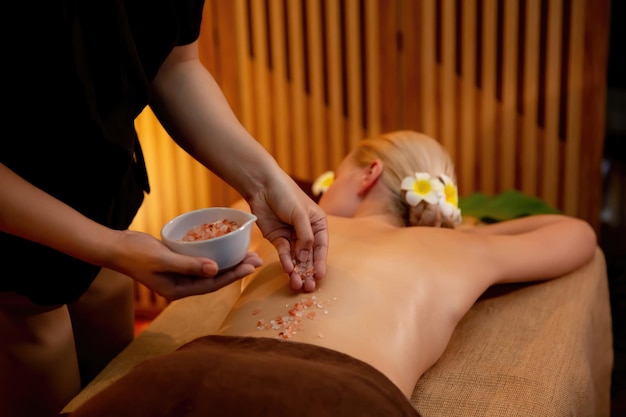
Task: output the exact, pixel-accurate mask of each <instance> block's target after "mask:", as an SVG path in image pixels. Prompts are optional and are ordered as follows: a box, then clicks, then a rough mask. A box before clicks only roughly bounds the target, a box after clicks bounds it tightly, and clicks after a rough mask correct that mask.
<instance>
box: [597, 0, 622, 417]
mask: <svg viewBox="0 0 626 417" xmlns="http://www.w3.org/2000/svg"><path fill="white" fill-rule="evenodd" d="M625 10H626V1H624V0H612V1H611V23H610V25H611V26H610V28H609V30H610V44H609V62H608V64H609V65H608V72H607V101H606V105H607V107H606V112H607V117H606V137H605V148H604V161H603V167H602V168H603V173H604V183H603V196H604V198H603V206H602V207H603V209H602V212H601V230H600V236H599V244H600V247H601V248H602V249H603V251H604V254H605V256H606V261H607V271H608V276H609V291H610V294H611V310H612V316H613V346H614V352H615V362H614V368H613V380H612V387H611V398H612V414H611V416H612V417H620V416H626V65H625V64H624V62H625V57H626V50H625V49H624V48H625V46H626V45H625V42H624V40H625V39H626V32H625V31H624V26H625V25H626V14H625Z"/></svg>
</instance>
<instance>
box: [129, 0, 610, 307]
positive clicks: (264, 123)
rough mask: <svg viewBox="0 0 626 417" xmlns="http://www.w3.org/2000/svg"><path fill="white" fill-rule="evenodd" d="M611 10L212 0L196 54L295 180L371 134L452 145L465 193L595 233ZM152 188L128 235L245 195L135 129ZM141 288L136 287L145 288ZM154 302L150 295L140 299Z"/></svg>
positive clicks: (515, 2) (598, 1) (516, 4)
mask: <svg viewBox="0 0 626 417" xmlns="http://www.w3.org/2000/svg"><path fill="white" fill-rule="evenodd" d="M608 8H609V1H608V0H594V1H591V0H545V1H542V0H206V3H205V10H204V20H203V26H202V32H201V36H200V53H201V59H202V60H203V62H204V63H205V65H206V66H207V68H209V70H210V71H211V72H212V73H213V75H214V77H215V78H216V81H217V82H218V83H219V84H220V86H222V89H223V91H224V94H225V96H226V97H227V99H228V100H229V102H230V104H231V106H232V107H233V110H234V111H235V113H236V114H237V115H238V117H239V118H240V120H241V121H242V123H243V124H244V126H245V127H246V128H247V129H248V130H249V131H250V132H251V133H252V134H253V136H254V137H255V138H256V139H257V140H258V141H259V142H260V143H261V144H262V145H263V146H264V147H265V148H266V149H267V150H268V151H270V152H271V153H272V154H273V155H274V156H275V157H276V159H277V161H278V162H279V164H280V165H281V166H282V167H283V168H284V169H285V170H286V171H287V172H288V173H289V174H290V175H292V176H294V177H296V178H298V179H302V180H313V179H314V178H316V177H317V176H318V175H319V174H321V173H322V172H324V171H326V170H328V169H334V168H335V167H336V166H337V164H338V163H339V161H340V160H341V159H342V158H343V157H344V156H345V155H346V154H347V153H348V152H349V150H350V149H351V147H352V146H353V145H354V144H355V143H357V142H358V141H359V140H360V139H362V138H363V137H366V136H373V135H376V134H379V133H381V132H383V131H390V130H396V129H404V128H410V129H415V130H419V131H422V132H425V133H427V134H429V135H431V136H433V137H435V138H437V139H438V140H439V141H441V143H442V144H443V145H444V146H446V148H447V149H448V150H449V151H450V153H451V154H452V156H453V158H454V161H455V163H456V166H457V173H458V177H459V188H460V193H461V194H462V195H469V194H470V193H473V192H477V191H478V192H483V193H486V194H495V193H499V192H502V191H505V190H510V189H517V190H520V191H522V192H524V193H526V194H529V195H532V196H537V197H540V198H542V199H544V200H545V201H547V202H548V203H550V204H552V205H554V206H556V207H557V208H559V209H561V210H563V211H564V212H565V213H567V214H570V215H573V216H578V217H581V218H584V219H586V220H588V221H589V222H590V223H591V224H592V225H593V226H594V227H595V228H596V230H598V226H599V211H600V205H601V171H600V162H601V155H602V147H603V136H604V119H603V116H604V100H605V90H604V88H605V79H604V77H605V75H604V74H605V70H606V60H607V42H608V33H607V29H606V28H607V26H608V25H607V23H608V14H609V13H608ZM137 129H138V132H139V135H140V140H141V143H142V146H143V147H144V152H145V154H146V160H147V163H148V171H149V176H150V182H151V185H152V192H151V193H150V195H148V196H147V198H146V202H145V204H144V206H143V207H142V208H141V210H140V212H139V214H138V216H137V218H136V220H135V222H134V223H133V225H132V226H131V227H133V228H136V229H139V230H143V231H146V232H148V233H152V234H154V235H155V236H158V234H159V230H160V228H161V226H162V225H163V224H164V223H165V222H166V221H167V220H169V219H170V218H172V217H174V216H175V215H177V214H180V213H182V212H184V211H188V210H192V209H195V208H200V207H205V206H220V205H229V204H231V203H232V202H233V201H234V200H235V199H237V198H238V195H237V194H236V193H235V192H234V191H233V190H232V189H231V188H230V187H229V186H228V185H227V184H224V183H223V182H222V181H221V180H220V179H219V178H217V177H216V176H215V175H214V174H212V173H210V172H209V171H208V170H206V169H205V168H204V167H202V166H200V165H199V164H197V163H196V162H195V161H193V160H192V159H191V158H190V157H189V156H188V155H186V154H185V153H184V152H183V151H181V150H180V149H178V148H177V147H176V146H175V145H174V144H173V143H172V142H171V141H170V140H169V138H168V137H167V134H166V133H165V132H164V131H163V130H162V128H160V126H159V125H158V123H157V122H156V120H155V119H154V116H153V115H152V113H151V112H150V110H149V109H147V110H146V111H145V112H144V113H143V114H142V115H141V116H140V118H139V119H138V120H137ZM144 292H145V291H144ZM143 297H144V298H146V299H149V300H148V301H147V304H148V305H149V304H150V303H153V302H154V295H152V294H149V293H145V294H144V295H143Z"/></svg>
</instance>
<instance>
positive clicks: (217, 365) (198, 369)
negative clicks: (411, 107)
mask: <svg viewBox="0 0 626 417" xmlns="http://www.w3.org/2000/svg"><path fill="white" fill-rule="evenodd" d="M320 205H321V206H322V208H323V209H324V210H325V211H326V213H327V214H328V215H329V217H328V221H329V232H330V238H331V240H330V250H329V254H328V255H329V256H328V269H327V273H326V277H325V278H324V280H322V281H320V282H319V285H318V288H317V289H316V290H315V292H313V293H311V294H306V295H303V294H301V293H294V292H291V291H290V290H289V289H288V288H287V286H286V285H285V279H286V277H285V275H284V273H283V272H282V269H281V267H280V264H279V263H278V260H277V257H276V254H275V253H274V252H275V251H272V250H271V247H265V246H264V245H265V243H264V242H263V240H262V239H259V242H260V244H259V245H260V246H258V247H257V248H255V250H256V251H257V253H258V254H259V255H260V256H261V257H263V259H264V265H263V266H262V267H260V268H259V269H258V270H257V271H256V273H255V274H254V275H253V276H251V277H250V278H249V279H246V287H245V289H244V291H243V292H242V294H241V297H240V298H239V300H238V301H237V302H236V304H235V305H234V307H233V309H232V310H231V311H230V313H229V315H228V316H227V317H226V319H225V321H224V322H223V325H222V326H221V328H220V330H219V331H218V332H217V335H212V336H206V337H202V338H199V339H196V340H194V341H192V342H190V343H189V344H187V345H185V346H183V347H181V348H180V349H178V350H177V351H175V352H172V353H169V354H165V355H163V356H160V357H156V358H153V359H149V360H147V361H145V362H143V363H142V364H140V365H138V366H137V367H136V368H134V369H133V370H132V371H131V372H130V373H129V374H127V375H126V376H125V377H123V378H121V379H120V380H118V381H117V382H116V383H113V384H112V385H111V386H109V387H108V388H106V389H104V390H103V391H101V392H100V393H99V394H97V395H96V396H94V397H93V398H91V399H90V400H89V401H87V402H86V403H85V404H84V405H83V406H82V407H81V408H79V409H78V410H77V411H76V412H75V413H74V414H72V415H73V416H74V415H75V416H76V417H79V416H83V415H84V416H99V415H115V416H125V415H129V416H131V415H132V416H141V415H149V416H196V415H197V416H200V415H202V416H213V415H215V416H217V415H241V416H244V415H245V416H262V415H270V416H277V415H287V416H309V415H310V416H316V417H318V416H324V415H336V416H344V415H345V416H348V415H350V416H400V415H402V416H416V415H417V412H416V411H415V409H414V408H413V406H412V405H411V403H410V401H409V397H410V395H411V393H412V391H413V388H414V386H415V384H416V382H417V380H418V379H419V378H420V376H421V375H422V374H423V373H424V372H425V371H426V370H427V369H428V368H429V367H431V366H432V365H433V364H434V363H435V362H436V361H437V359H438V358H439V357H440V356H441V354H442V353H443V351H444V349H445V348H446V345H447V343H448V341H449V340H450V337H451V334H452V332H453V330H454V328H455V326H456V325H457V323H458V322H459V320H460V319H461V318H462V317H463V315H464V314H465V313H466V312H467V311H468V310H469V309H470V307H471V306H472V305H473V304H474V302H475V301H476V300H477V299H478V297H479V296H480V295H481V294H482V293H483V292H484V291H485V290H486V289H487V288H488V287H489V286H491V285H494V284H499V283H511V282H525V281H537V280H545V279H552V278H557V277H559V276H561V275H563V274H566V273H567V272H570V271H572V270H574V269H576V268H578V267H579V266H582V265H583V264H585V263H586V262H588V261H589V260H590V259H591V258H592V256H593V254H594V250H595V248H596V238H595V235H594V232H593V230H592V229H591V227H590V226H589V225H588V224H587V223H585V222H583V221H581V220H578V219H575V218H571V217H566V216H561V215H540V216H532V217H526V218H522V219H517V220H513V221H508V222H503V223H498V224H494V225H488V226H480V227H474V228H469V229H466V228H463V229H462V230H454V227H455V226H456V225H458V224H459V222H460V220H461V217H460V212H459V210H458V208H457V193H456V185H455V173H454V170H453V165H452V161H451V159H450V157H449V155H448V154H447V153H446V151H445V150H444V149H443V148H442V147H441V146H440V145H439V143H438V142H437V141H435V140H434V139H432V138H429V137H427V136H425V135H422V134H419V133H416V132H412V131H398V132H393V133H389V134H385V135H381V136H380V137H376V138H373V139H367V140H362V141H360V142H359V144H358V146H357V148H356V149H355V150H354V151H353V152H351V153H350V154H349V155H348V156H347V157H346V158H345V159H344V161H343V162H342V163H341V165H340V166H339V168H338V169H337V171H336V176H335V178H334V182H333V183H332V185H331V186H330V187H329V188H328V189H327V190H326V191H325V192H324V194H323V195H322V197H321V199H320ZM413 226H432V227H413ZM198 326H202V317H198Z"/></svg>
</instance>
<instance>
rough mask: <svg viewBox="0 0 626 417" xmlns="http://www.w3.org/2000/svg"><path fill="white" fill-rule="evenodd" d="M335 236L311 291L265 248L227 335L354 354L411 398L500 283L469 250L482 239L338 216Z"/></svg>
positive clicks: (228, 323)
mask: <svg viewBox="0 0 626 417" xmlns="http://www.w3.org/2000/svg"><path fill="white" fill-rule="evenodd" d="M329 230H330V232H331V234H332V241H331V250H330V253H329V259H328V269H327V274H326V277H325V278H324V279H323V280H322V281H321V282H319V283H318V288H317V289H316V290H315V292H313V293H311V294H302V293H294V292H292V291H291V290H289V289H288V287H287V285H286V276H285V274H284V272H283V271H282V270H281V268H280V266H279V264H278V262H277V257H276V253H275V251H274V250H273V248H272V247H271V246H270V245H269V244H267V243H266V242H263V243H261V244H260V246H259V247H258V248H257V252H259V254H260V255H261V256H262V257H264V259H265V263H264V265H263V266H262V267H261V268H259V270H258V271H257V273H255V275H254V276H252V277H251V280H250V281H249V284H248V285H247V286H246V288H245V290H244V292H243V294H242V296H241V298H240V299H239V301H238V302H237V304H236V305H235V306H234V308H233V310H232V311H231V312H230V314H229V315H228V316H227V318H226V320H225V321H224V323H223V325H222V327H221V329H220V330H219V332H218V333H219V334H224V335H245V336H256V337H271V338H282V339H284V340H285V341H292V342H305V343H310V344H314V345H319V346H324V347H327V348H331V349H334V350H337V351H340V352H343V353H346V354H348V355H351V356H353V357H355V358H357V359H360V360H362V361H364V362H367V363H369V364H370V365H372V366H374V367H375V368H377V369H378V370H379V371H381V372H382V373H384V374H385V375H386V376H387V377H388V378H389V379H390V380H391V381H393V382H394V383H395V384H396V385H397V386H398V387H399V388H400V389H401V390H402V392H404V394H405V395H407V397H409V396H410V394H411V392H412V391H413V388H414V386H415V383H416V382H417V380H418V379H419V377H420V376H421V375H422V374H423V373H424V372H425V371H426V370H427V369H428V368H429V367H431V366H432V365H433V364H434V363H435V362H436V361H437V359H438V358H439V357H440V356H441V354H442V353H443V351H444V349H445V347H446V345H447V344H448V341H449V339H450V337H451V334H452V331H453V330H454V327H455V326H456V324H457V323H458V321H459V320H460V319H461V318H462V316H463V315H464V314H465V313H466V312H467V310H468V309H469V308H470V307H471V306H472V304H473V303H474V302H475V301H476V299H477V298H478V297H479V296H480V294H482V292H484V291H485V290H486V289H487V287H488V286H489V285H490V284H491V283H492V281H493V277H489V276H488V272H487V271H488V268H486V267H485V262H484V261H483V260H481V259H477V257H476V253H474V252H473V251H471V250H468V247H471V246H472V245H471V243H470V242H469V240H471V239H476V237H472V236H471V235H470V234H465V233H462V232H458V231H453V230H444V229H434V228H426V227H420V228H415V227H412V228H398V227H393V226H390V225H389V224H387V223H384V222H381V221H378V220H377V219H376V218H359V219H344V218H338V217H329ZM459 235H463V236H465V237H462V238H460V236H459ZM265 245H267V246H265ZM449 254H455V255H454V256H448V255H449ZM459 254H461V255H459ZM290 310H291V312H290Z"/></svg>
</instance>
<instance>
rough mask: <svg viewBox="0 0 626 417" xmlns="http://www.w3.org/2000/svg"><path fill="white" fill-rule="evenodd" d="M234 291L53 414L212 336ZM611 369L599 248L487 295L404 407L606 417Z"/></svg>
mask: <svg viewBox="0 0 626 417" xmlns="http://www.w3.org/2000/svg"><path fill="white" fill-rule="evenodd" d="M243 285H245V281H240V282H236V283H233V284H231V285H230V286H228V287H224V288H222V289H221V290H219V291H217V292H215V293H211V294H206V295H201V296H194V297H190V298H186V299H182V300H177V301H174V302H172V303H170V304H169V305H168V306H167V307H165V309H164V310H163V312H162V313H161V314H160V315H159V316H157V317H156V318H155V320H153V322H152V323H151V324H150V325H149V326H148V327H147V328H146V329H145V330H144V331H143V332H142V333H141V334H139V335H138V336H137V337H136V339H135V340H134V341H133V342H132V343H131V344H130V345H129V346H128V347H127V348H126V349H125V350H124V351H122V352H121V353H120V354H119V355H118V356H117V357H115V358H114V359H113V360H112V361H111V362H110V363H109V364H108V366H107V367H106V368H105V369H104V370H103V371H102V372H101V373H100V374H99V375H98V376H97V377H96V378H95V379H94V380H93V381H92V382H91V383H90V384H89V385H88V386H86V387H85V388H84V390H83V391H82V392H80V393H79V395H77V396H76V397H75V398H74V399H73V400H72V401H71V402H70V403H69V404H67V405H66V407H65V408H64V410H63V411H62V414H70V413H71V412H72V411H74V410H76V409H77V407H79V406H80V405H81V404H83V403H84V402H85V401H86V400H87V399H89V398H90V397H92V396H93V395H94V394H96V393H97V392H99V391H100V390H102V389H103V388H105V387H107V386H108V385H109V384H111V383H113V382H115V381H116V380H118V379H119V378H120V377H121V376H123V375H125V374H126V373H128V372H129V371H130V370H131V369H132V368H133V367H134V366H135V365H137V364H139V363H140V362H142V361H144V360H146V359H148V358H154V357H156V356H158V355H162V354H165V353H167V352H171V351H173V350H175V349H177V348H178V347H180V346H182V345H184V344H186V343H187V342H190V341H192V340H194V339H196V338H199V337H201V336H205V335H209V334H211V333H212V332H213V331H214V330H216V329H217V328H218V327H219V325H220V323H221V321H222V320H223V319H224V318H225V316H226V314H227V312H228V310H229V308H230V306H231V305H232V304H233V303H234V302H235V300H236V298H237V296H238V295H239V293H240V291H241V289H242V286H243ZM612 366H613V348H612V332H611V315H610V307H609V294H608V284H607V275H606V265H605V259H604V255H603V253H602V251H601V250H600V249H599V248H598V249H597V250H596V253H595V256H594V258H593V259H592V260H591V261H590V262H589V263H588V264H587V265H585V266H583V267H581V268H580V269H578V270H576V271H574V272H572V273H570V274H568V275H566V276H564V277H562V278H560V279H556V280H550V281H546V282H540V283H531V284H512V285H499V286H494V287H492V288H490V289H489V290H488V291H487V292H486V293H485V294H484V295H483V296H482V297H481V298H480V299H479V300H478V301H477V302H476V304H475V305H474V306H473V308H472V309H471V310H470V311H469V312H468V313H467V314H466V316H465V317H464V318H463V319H462V321H461V322H460V323H459V325H458V327H457V328H456V330H455V332H454V334H453V336H452V339H451V341H450V343H449V345H448V347H447V349H446V351H445V353H444V355H443V356H442V357H441V359H440V360H439V361H438V362H437V363H436V364H435V365H434V366H433V367H432V368H431V369H430V370H429V371H427V372H426V373H425V374H424V376H423V377H422V379H421V380H420V381H419V382H418V383H417V385H416V386H415V390H414V391H413V395H412V397H411V403H412V404H413V405H414V406H415V408H416V409H417V410H418V411H419V413H420V414H421V415H422V416H424V417H436V416H442V417H443V416H446V417H451V416H463V417H472V416H520V417H521V416H523V417H529V416H533V417H541V416H598V417H602V416H607V417H608V416H609V415H610V381H611V371H612ZM128 407H133V405H132V404H128Z"/></svg>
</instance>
